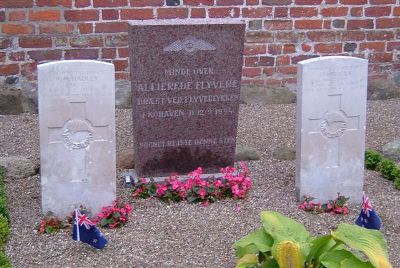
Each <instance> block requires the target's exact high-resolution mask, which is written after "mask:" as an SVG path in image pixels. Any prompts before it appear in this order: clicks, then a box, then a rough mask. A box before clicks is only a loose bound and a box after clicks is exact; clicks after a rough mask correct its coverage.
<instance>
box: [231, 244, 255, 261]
mask: <svg viewBox="0 0 400 268" xmlns="http://www.w3.org/2000/svg"><path fill="white" fill-rule="evenodd" d="M259 252H260V251H259V250H258V248H257V247H256V245H254V244H249V245H246V246H237V247H236V254H235V255H236V257H237V258H241V257H243V256H245V255H248V254H258V253H259Z"/></svg>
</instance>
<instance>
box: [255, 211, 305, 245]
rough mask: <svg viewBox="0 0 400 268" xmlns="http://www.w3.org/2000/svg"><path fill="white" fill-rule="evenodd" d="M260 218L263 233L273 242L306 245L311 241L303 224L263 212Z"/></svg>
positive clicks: (269, 212)
mask: <svg viewBox="0 0 400 268" xmlns="http://www.w3.org/2000/svg"><path fill="white" fill-rule="evenodd" d="M260 217H261V221H262V223H263V226H264V230H265V232H266V233H267V234H269V235H270V236H271V237H272V238H273V239H274V240H277V241H283V240H289V241H292V242H300V243H301V242H303V243H306V242H307V243H308V242H309V241H310V239H311V236H310V233H309V232H308V231H307V230H306V228H305V227H304V225H303V224H301V223H299V222H297V221H295V220H292V219H290V218H288V217H286V216H283V215H282V214H280V213H278V212H274V211H263V212H261V214H260Z"/></svg>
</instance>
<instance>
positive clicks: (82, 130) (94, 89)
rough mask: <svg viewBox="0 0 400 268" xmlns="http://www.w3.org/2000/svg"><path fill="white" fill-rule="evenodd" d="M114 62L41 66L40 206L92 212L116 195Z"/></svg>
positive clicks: (63, 213)
mask: <svg viewBox="0 0 400 268" xmlns="http://www.w3.org/2000/svg"><path fill="white" fill-rule="evenodd" d="M114 79H115V78H114V65H112V64H110V63H104V62H98V61H87V60H73V61H60V62H54V63H46V64H41V65H39V66H38V82H39V90H38V93H39V126H40V162H41V169H40V170H41V185H42V210H43V212H44V213H46V212H47V211H52V212H54V213H56V214H57V215H59V216H60V217H64V216H67V215H69V214H70V213H71V212H72V211H73V209H74V208H75V207H76V206H79V205H84V206H86V207H88V208H89V209H91V211H92V212H93V213H98V212H99V211H100V209H101V207H102V206H104V205H110V204H111V203H112V201H113V200H114V199H115V194H116V185H115V180H116V165H115V83H114Z"/></svg>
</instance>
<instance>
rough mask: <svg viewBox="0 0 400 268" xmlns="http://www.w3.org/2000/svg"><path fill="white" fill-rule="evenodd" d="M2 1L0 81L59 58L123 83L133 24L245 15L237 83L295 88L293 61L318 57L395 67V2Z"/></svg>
mask: <svg viewBox="0 0 400 268" xmlns="http://www.w3.org/2000/svg"><path fill="white" fill-rule="evenodd" d="M165 2H166V0H0V27H1V29H0V77H7V76H14V75H20V76H21V77H22V78H26V79H27V80H35V79H36V65H37V64H38V63H41V62H47V61H54V60H62V59H96V60H104V61H108V62H112V63H114V64H115V67H116V77H117V79H122V80H124V79H129V70H128V69H129V64H128V49H127V34H126V30H127V25H126V23H125V21H126V20H131V19H152V18H159V19H161V18H162V19H166V18H167V19H173V18H221V17H233V18H243V19H245V20H246V23H247V34H246V44H245V57H244V66H243V82H244V83H257V84H263V83H264V84H282V85H285V84H293V83H295V76H296V63H297V62H298V61H300V60H303V59H308V58H311V57H317V56H323V55H351V56H356V57H363V58H366V59H369V62H370V76H371V77H378V78H391V77H392V76H393V74H394V73H396V72H399V69H400V63H399V62H400V0H181V5H180V6H176V7H169V6H167V5H166V3H165Z"/></svg>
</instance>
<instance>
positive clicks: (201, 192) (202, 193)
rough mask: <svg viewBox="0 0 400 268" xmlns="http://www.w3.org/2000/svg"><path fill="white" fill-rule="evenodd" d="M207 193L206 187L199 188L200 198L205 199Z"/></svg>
mask: <svg viewBox="0 0 400 268" xmlns="http://www.w3.org/2000/svg"><path fill="white" fill-rule="evenodd" d="M206 194H207V192H206V190H205V189H204V188H200V190H199V195H200V198H201V199H204V197H206Z"/></svg>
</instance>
